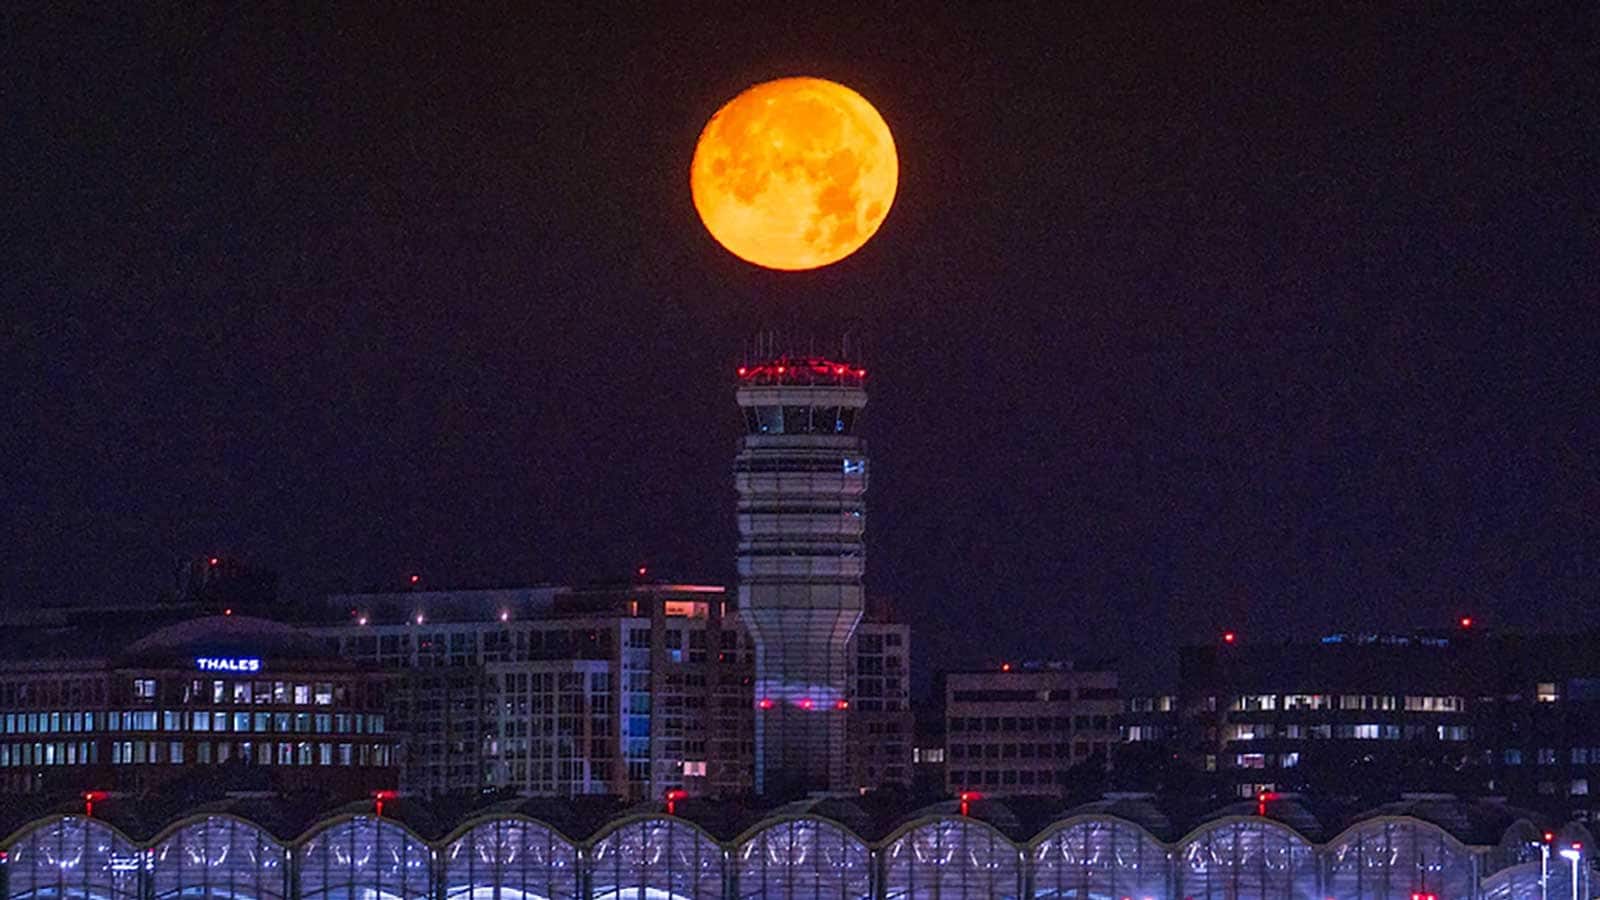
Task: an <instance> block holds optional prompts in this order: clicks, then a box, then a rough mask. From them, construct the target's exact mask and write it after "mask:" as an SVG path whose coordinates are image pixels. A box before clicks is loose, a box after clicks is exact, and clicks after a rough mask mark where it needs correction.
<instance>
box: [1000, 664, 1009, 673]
mask: <svg viewBox="0 0 1600 900" xmlns="http://www.w3.org/2000/svg"><path fill="white" fill-rule="evenodd" d="M1000 671H1002V672H1009V671H1011V663H1001V664H1000Z"/></svg>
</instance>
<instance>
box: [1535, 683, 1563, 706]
mask: <svg viewBox="0 0 1600 900" xmlns="http://www.w3.org/2000/svg"><path fill="white" fill-rule="evenodd" d="M1534 696H1535V699H1537V700H1538V701H1539V702H1540V703H1554V702H1556V701H1557V700H1559V699H1561V698H1560V695H1559V694H1557V692H1556V686H1555V684H1554V682H1549V681H1541V682H1539V684H1538V688H1537V690H1536V691H1535V694H1534Z"/></svg>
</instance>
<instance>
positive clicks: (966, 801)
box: [961, 791, 983, 816]
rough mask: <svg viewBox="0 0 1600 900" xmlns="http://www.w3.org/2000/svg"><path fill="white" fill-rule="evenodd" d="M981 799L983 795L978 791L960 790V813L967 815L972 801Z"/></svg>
mask: <svg viewBox="0 0 1600 900" xmlns="http://www.w3.org/2000/svg"><path fill="white" fill-rule="evenodd" d="M982 799H983V795H982V794H980V793H978V792H977V791H962V792H961V814H962V815H963V816H964V815H967V814H968V812H969V811H970V810H971V808H972V807H971V803H972V801H974V800H982Z"/></svg>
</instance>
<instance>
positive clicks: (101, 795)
mask: <svg viewBox="0 0 1600 900" xmlns="http://www.w3.org/2000/svg"><path fill="white" fill-rule="evenodd" d="M110 796H111V795H110V794H108V793H106V792H105V791H84V792H83V815H84V818H86V819H92V818H94V805H95V803H97V802H98V801H101V800H104V799H106V798H107V797H110Z"/></svg>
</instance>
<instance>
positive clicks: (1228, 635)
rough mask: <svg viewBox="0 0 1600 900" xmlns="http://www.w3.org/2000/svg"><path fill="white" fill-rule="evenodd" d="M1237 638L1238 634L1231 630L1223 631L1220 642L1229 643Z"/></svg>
mask: <svg viewBox="0 0 1600 900" xmlns="http://www.w3.org/2000/svg"><path fill="white" fill-rule="evenodd" d="M1238 639H1239V636H1238V635H1236V634H1234V633H1233V632H1231V631H1224V632H1223V633H1222V642H1223V643H1224V644H1231V643H1233V642H1234V641H1236V640H1238Z"/></svg>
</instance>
